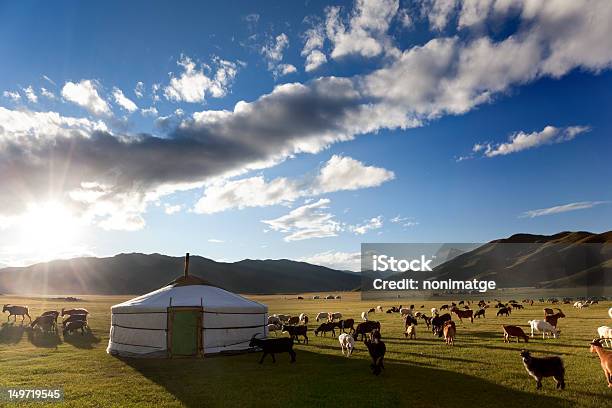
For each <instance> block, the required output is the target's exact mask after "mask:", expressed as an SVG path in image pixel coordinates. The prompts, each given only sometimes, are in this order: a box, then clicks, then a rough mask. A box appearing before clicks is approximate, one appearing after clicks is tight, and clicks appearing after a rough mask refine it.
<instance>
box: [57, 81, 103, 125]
mask: <svg viewBox="0 0 612 408" xmlns="http://www.w3.org/2000/svg"><path fill="white" fill-rule="evenodd" d="M62 97H63V98H64V99H66V100H67V101H70V102H72V103H74V104H76V105H79V106H80V107H82V108H85V109H86V110H87V111H89V112H90V113H92V114H94V115H97V116H110V115H111V109H110V107H109V106H108V103H107V102H106V101H105V100H104V99H102V98H101V97H100V94H99V93H98V83H97V82H95V81H92V80H89V79H83V80H81V81H80V82H78V83H75V82H66V84H65V85H64V87H63V88H62Z"/></svg>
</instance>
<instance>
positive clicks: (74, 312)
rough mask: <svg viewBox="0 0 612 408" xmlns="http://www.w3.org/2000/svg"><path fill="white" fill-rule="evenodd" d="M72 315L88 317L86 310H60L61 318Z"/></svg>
mask: <svg viewBox="0 0 612 408" xmlns="http://www.w3.org/2000/svg"><path fill="white" fill-rule="evenodd" d="M73 314H84V315H88V314H89V312H88V311H87V309H83V308H76V309H68V310H66V309H64V308H62V313H61V315H62V317H64V316H66V315H68V316H71V315H73Z"/></svg>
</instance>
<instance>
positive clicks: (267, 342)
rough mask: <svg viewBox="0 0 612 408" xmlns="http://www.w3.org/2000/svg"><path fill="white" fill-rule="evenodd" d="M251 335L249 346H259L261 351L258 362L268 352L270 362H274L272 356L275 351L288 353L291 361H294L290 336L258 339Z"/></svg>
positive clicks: (261, 361)
mask: <svg viewBox="0 0 612 408" xmlns="http://www.w3.org/2000/svg"><path fill="white" fill-rule="evenodd" d="M255 336H257V334H255V335H253V337H251V341H250V342H249V347H251V348H254V347H257V348H260V349H261V351H263V354H262V356H261V358H260V359H259V364H262V363H263V361H264V358H265V357H266V356H267V355H268V354H270V355H271V356H272V362H273V363H276V358H275V357H274V355H275V354H277V353H289V355H290V356H291V362H292V363H295V351H293V339H291V338H287V337H284V338H280V339H258V338H256V337H255Z"/></svg>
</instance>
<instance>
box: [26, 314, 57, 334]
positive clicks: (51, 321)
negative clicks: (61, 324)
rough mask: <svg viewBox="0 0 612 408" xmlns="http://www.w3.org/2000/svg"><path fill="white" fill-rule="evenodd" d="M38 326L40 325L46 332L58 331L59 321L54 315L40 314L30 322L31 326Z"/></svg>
mask: <svg viewBox="0 0 612 408" xmlns="http://www.w3.org/2000/svg"><path fill="white" fill-rule="evenodd" d="M36 326H38V327H40V328H41V329H42V331H45V332H51V331H57V323H56V322H55V316H53V315H43V316H38V317H37V318H36V319H34V321H33V322H32V323H30V327H32V328H34V327H36Z"/></svg>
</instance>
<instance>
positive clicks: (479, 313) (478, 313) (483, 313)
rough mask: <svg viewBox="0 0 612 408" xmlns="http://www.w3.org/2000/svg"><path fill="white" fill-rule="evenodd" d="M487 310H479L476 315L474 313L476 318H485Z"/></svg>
mask: <svg viewBox="0 0 612 408" xmlns="http://www.w3.org/2000/svg"><path fill="white" fill-rule="evenodd" d="M485 310H486V309H479V310H477V311H476V313H474V317H478V318H480V316H482V317H485Z"/></svg>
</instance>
